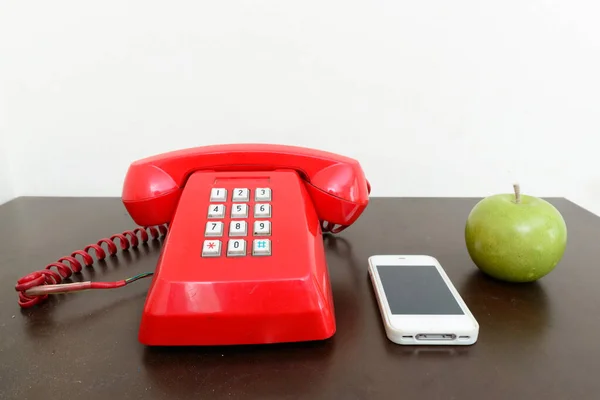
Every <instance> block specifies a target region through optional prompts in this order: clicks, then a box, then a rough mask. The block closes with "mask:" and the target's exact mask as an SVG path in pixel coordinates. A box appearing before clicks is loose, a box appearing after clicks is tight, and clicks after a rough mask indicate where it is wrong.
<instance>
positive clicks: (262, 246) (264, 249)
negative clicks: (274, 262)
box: [252, 239, 271, 256]
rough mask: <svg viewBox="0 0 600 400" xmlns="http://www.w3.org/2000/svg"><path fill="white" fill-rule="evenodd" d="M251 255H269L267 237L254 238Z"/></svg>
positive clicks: (269, 248)
mask: <svg viewBox="0 0 600 400" xmlns="http://www.w3.org/2000/svg"><path fill="white" fill-rule="evenodd" d="M252 255H254V256H270V255H271V241H270V240H269V239H255V240H254V243H253V245H252Z"/></svg>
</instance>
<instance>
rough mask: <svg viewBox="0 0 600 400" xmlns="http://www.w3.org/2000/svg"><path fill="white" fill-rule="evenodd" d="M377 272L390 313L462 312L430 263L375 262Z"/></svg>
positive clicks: (450, 313)
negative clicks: (383, 263)
mask: <svg viewBox="0 0 600 400" xmlns="http://www.w3.org/2000/svg"><path fill="white" fill-rule="evenodd" d="M377 272H378V273H379V278H380V280H381V284H382V286H383V290H384V291H385V296H386V297H387V301H388V303H389V306H390V310H391V312H392V314H407V315H464V312H463V310H462V309H461V307H460V305H459V304H458V303H457V302H456V299H455V298H454V296H453V295H452V293H451V292H450V289H448V286H446V283H445V282H444V279H443V278H442V276H441V275H440V273H439V272H438V270H437V268H436V267H435V266H433V265H401V266H396V265H379V266H377Z"/></svg>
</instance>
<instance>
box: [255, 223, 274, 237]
mask: <svg viewBox="0 0 600 400" xmlns="http://www.w3.org/2000/svg"><path fill="white" fill-rule="evenodd" d="M253 233H254V236H271V221H254V232H253Z"/></svg>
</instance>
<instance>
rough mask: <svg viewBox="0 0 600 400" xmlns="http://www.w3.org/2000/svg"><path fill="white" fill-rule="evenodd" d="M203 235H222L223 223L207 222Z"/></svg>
mask: <svg viewBox="0 0 600 400" xmlns="http://www.w3.org/2000/svg"><path fill="white" fill-rule="evenodd" d="M204 235H205V236H223V223H222V222H210V221H209V222H207V223H206V229H205V230H204Z"/></svg>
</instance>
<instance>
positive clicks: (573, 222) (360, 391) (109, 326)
mask: <svg viewBox="0 0 600 400" xmlns="http://www.w3.org/2000/svg"><path fill="white" fill-rule="evenodd" d="M476 201H477V199H392V198H389V199H381V198H379V199H377V198H376V199H373V200H372V202H371V204H370V205H369V208H368V209H367V211H366V212H365V214H364V216H363V217H361V218H360V220H359V221H358V222H357V223H356V224H355V225H353V226H352V227H351V228H349V229H348V230H346V231H345V232H343V233H342V234H341V235H340V236H339V237H338V238H337V239H333V238H327V239H326V241H325V244H326V248H327V258H328V261H329V268H330V271H331V279H332V286H333V292H334V297H335V306H336V317H337V321H338V330H337V333H336V335H335V336H334V337H333V338H332V339H331V340H328V341H324V342H318V343H300V344H286V345H268V346H235V347H219V348H146V347H144V346H142V345H141V344H139V343H138V341H137V330H138V324H139V321H140V313H141V310H142V306H143V303H144V299H145V294H146V291H147V289H148V285H149V283H150V280H149V279H146V280H142V281H140V282H136V283H135V284H132V285H130V286H127V287H125V288H122V289H117V290H109V291H88V292H83V293H79V294H72V295H62V296H60V297H57V296H54V297H53V298H52V300H51V301H48V302H46V303H45V304H44V305H42V306H39V307H37V308H32V309H25V310H21V309H20V308H19V307H18V305H17V294H16V292H15V290H14V285H15V282H16V280H17V279H18V278H19V277H20V276H22V275H25V274H27V273H29V272H31V271H34V270H37V269H40V268H43V267H44V266H45V265H46V264H48V263H50V262H52V261H55V260H57V259H58V258H59V257H61V256H63V255H68V254H70V252H71V251H73V250H76V249H79V248H80V247H83V246H85V245H86V244H88V243H94V242H95V241H96V240H98V239H99V238H101V237H105V236H109V235H110V234H112V233H116V232H122V231H123V230H126V229H130V228H131V227H133V226H134V225H133V223H132V221H131V219H130V218H129V216H128V215H127V213H126V212H125V210H124V208H123V207H122V205H121V203H120V200H119V199H117V198H114V199H112V198H111V199H72V198H19V199H16V200H14V201H12V202H9V203H7V204H5V205H2V206H0V278H1V282H2V290H1V291H0V399H85V400H92V399H102V400H106V399H128V398H140V399H142V398H143V399H169V400H173V399H192V398H196V399H212V398H226V399H235V398H256V399H298V398H307V399H370V398H375V399H391V398H397V399H400V398H403V399H408V398H418V399H428V400H429V399H486V400H492V399H513V400H514V399H561V400H565V399H598V398H600V372H599V371H600V340H599V338H600V317H598V312H597V311H598V309H599V308H600V218H598V217H596V216H594V215H593V214H591V213H589V212H587V211H585V210H583V209H582V208H580V207H578V206H577V205H575V204H573V203H571V202H569V201H566V200H564V199H550V201H551V202H552V203H553V204H555V205H556V206H557V208H558V209H559V210H560V211H561V212H562V213H563V215H564V217H565V220H566V221H567V225H568V228H569V244H568V248H567V252H566V254H565V257H564V258H563V261H562V263H561V264H560V265H559V266H558V267H557V269H556V270H555V271H554V272H553V273H552V274H550V275H548V276H547V277H545V278H544V279H543V280H541V281H539V282H538V283H535V284H528V285H510V284H503V283H500V282H497V281H494V280H492V279H489V278H486V277H485V276H484V275H483V274H481V273H479V272H478V271H477V270H476V268H475V267H474V266H473V264H472V262H471V261H470V259H469V257H468V254H467V252H466V250H465V246H464V240H463V228H464V223H465V220H466V217H467V215H468V213H469V211H470V210H471V207H472V206H473V205H474V204H475V203H476ZM159 252H160V243H153V244H150V245H149V246H147V247H142V248H140V249H139V250H138V251H130V252H128V253H123V252H119V253H118V254H119V255H118V257H117V258H113V259H109V260H107V261H106V263H105V264H102V263H100V264H97V265H96V264H95V268H94V269H93V272H86V273H85V276H86V277H88V278H92V279H94V280H103V281H109V280H118V279H122V278H124V277H127V276H131V275H134V274H137V273H140V272H144V271H152V270H153V268H154V265H155V262H156V260H157V257H158V255H159ZM385 253H405V254H428V255H432V256H434V257H437V258H438V259H439V260H440V262H441V263H442V265H443V266H444V267H445V268H446V271H447V273H448V274H449V276H450V278H451V279H452V280H453V282H454V284H455V285H456V287H457V289H458V290H459V291H460V293H461V294H462V296H463V297H464V299H465V301H466V302H467V304H468V305H469V307H470V308H471V310H472V311H473V313H474V314H475V316H476V318H477V319H478V320H479V323H480V326H481V328H480V337H479V342H478V343H477V344H475V345H474V346H470V347H404V346H399V345H395V344H393V343H391V342H390V341H388V339H387V338H386V337H385V334H384V332H383V328H382V325H381V321H380V316H379V311H378V309H377V306H376V303H375V300H374V297H373V292H372V289H371V286H370V283H369V280H368V277H367V258H368V257H369V256H370V255H373V254H385Z"/></svg>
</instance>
